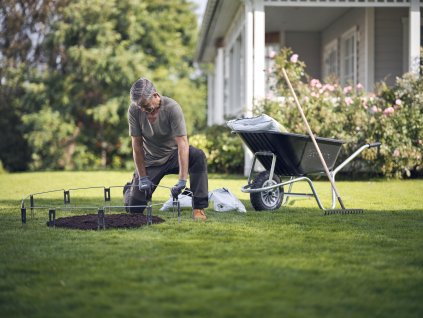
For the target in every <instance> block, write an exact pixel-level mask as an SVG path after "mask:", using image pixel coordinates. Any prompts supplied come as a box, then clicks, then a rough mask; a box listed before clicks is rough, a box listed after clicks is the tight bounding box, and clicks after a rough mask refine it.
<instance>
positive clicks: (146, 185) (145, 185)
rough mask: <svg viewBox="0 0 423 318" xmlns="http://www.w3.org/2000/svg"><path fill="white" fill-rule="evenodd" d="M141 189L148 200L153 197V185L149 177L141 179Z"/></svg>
mask: <svg viewBox="0 0 423 318" xmlns="http://www.w3.org/2000/svg"><path fill="white" fill-rule="evenodd" d="M139 189H140V191H145V198H146V199H147V198H149V197H151V193H152V192H153V183H152V182H151V180H150V179H149V178H148V176H145V177H141V178H140V183H139Z"/></svg>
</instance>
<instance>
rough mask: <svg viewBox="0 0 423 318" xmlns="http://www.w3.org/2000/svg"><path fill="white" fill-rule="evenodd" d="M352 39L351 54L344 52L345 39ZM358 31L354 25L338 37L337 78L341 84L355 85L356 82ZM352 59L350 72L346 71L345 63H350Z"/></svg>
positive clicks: (345, 48)
mask: <svg viewBox="0 0 423 318" xmlns="http://www.w3.org/2000/svg"><path fill="white" fill-rule="evenodd" d="M351 39H352V54H350V53H351V52H346V50H347V47H346V46H347V41H349V40H351ZM357 42H358V32H357V27H356V26H354V27H352V28H351V29H349V30H348V31H346V32H344V33H343V34H342V35H341V39H340V72H339V75H340V76H339V79H340V81H341V84H342V85H356V84H357V75H358V74H357V73H358V72H357V60H358V43H357ZM349 59H352V70H351V71H352V72H349V73H348V74H347V73H346V71H345V69H346V66H347V64H349V63H351V61H350V60H349Z"/></svg>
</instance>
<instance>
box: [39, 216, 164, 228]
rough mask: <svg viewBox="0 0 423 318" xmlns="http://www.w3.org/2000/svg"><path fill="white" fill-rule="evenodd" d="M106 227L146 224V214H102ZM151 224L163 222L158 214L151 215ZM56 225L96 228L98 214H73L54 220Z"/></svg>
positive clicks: (48, 223) (50, 224)
mask: <svg viewBox="0 0 423 318" xmlns="http://www.w3.org/2000/svg"><path fill="white" fill-rule="evenodd" d="M104 219H105V224H106V229H110V228H135V227H141V226H144V225H147V216H146V215H144V214H142V213H121V214H106V215H105V216H104ZM152 221H153V224H158V223H162V222H164V220H163V219H162V218H159V217H158V216H152ZM55 225H56V227H64V228H69V229H78V230H97V229H98V215H97V214H86V215H75V216H69V217H64V218H58V219H56V222H55ZM47 226H53V221H51V222H50V221H49V222H47Z"/></svg>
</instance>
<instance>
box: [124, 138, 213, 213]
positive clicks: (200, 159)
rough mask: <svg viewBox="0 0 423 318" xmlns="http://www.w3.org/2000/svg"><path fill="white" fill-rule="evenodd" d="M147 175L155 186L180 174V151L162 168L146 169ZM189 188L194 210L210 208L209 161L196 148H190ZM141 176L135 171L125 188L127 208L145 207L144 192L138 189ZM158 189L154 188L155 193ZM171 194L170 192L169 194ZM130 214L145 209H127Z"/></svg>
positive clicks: (176, 151)
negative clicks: (164, 179)
mask: <svg viewBox="0 0 423 318" xmlns="http://www.w3.org/2000/svg"><path fill="white" fill-rule="evenodd" d="M146 170H147V175H148V177H149V178H150V180H151V182H153V184H154V185H158V184H159V183H160V180H162V178H163V177H164V176H165V175H168V174H178V173H179V161H178V150H177V149H176V150H175V151H174V152H173V154H172V155H171V156H170V158H169V160H168V161H167V162H166V163H165V164H163V165H161V166H150V167H147V168H146ZM188 172H189V182H190V185H189V188H190V189H191V191H192V194H193V199H192V205H193V208H194V209H204V208H207V207H208V206H209V201H208V191H209V190H208V177H207V160H206V156H205V155H204V152H203V151H202V150H200V149H197V148H195V147H192V146H189V164H188ZM138 184H139V176H138V173H137V171H136V170H135V172H134V176H133V178H132V182H131V183H130V184H128V187H125V190H124V200H125V206H135V205H145V204H146V200H145V196H144V193H143V191H140V190H139V189H138ZM155 189H156V187H154V188H153V192H154V190H155ZM169 193H170V192H169ZM127 210H128V211H129V212H138V213H139V212H143V211H144V208H127Z"/></svg>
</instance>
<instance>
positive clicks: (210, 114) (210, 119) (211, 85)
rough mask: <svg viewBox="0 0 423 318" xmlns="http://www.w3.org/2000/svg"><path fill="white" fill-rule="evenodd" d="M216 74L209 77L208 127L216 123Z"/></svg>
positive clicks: (210, 74)
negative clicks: (214, 97)
mask: <svg viewBox="0 0 423 318" xmlns="http://www.w3.org/2000/svg"><path fill="white" fill-rule="evenodd" d="M213 96H214V74H212V73H209V74H208V75H207V126H211V125H213V123H214V118H213V117H214V116H213V114H214V100H213Z"/></svg>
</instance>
